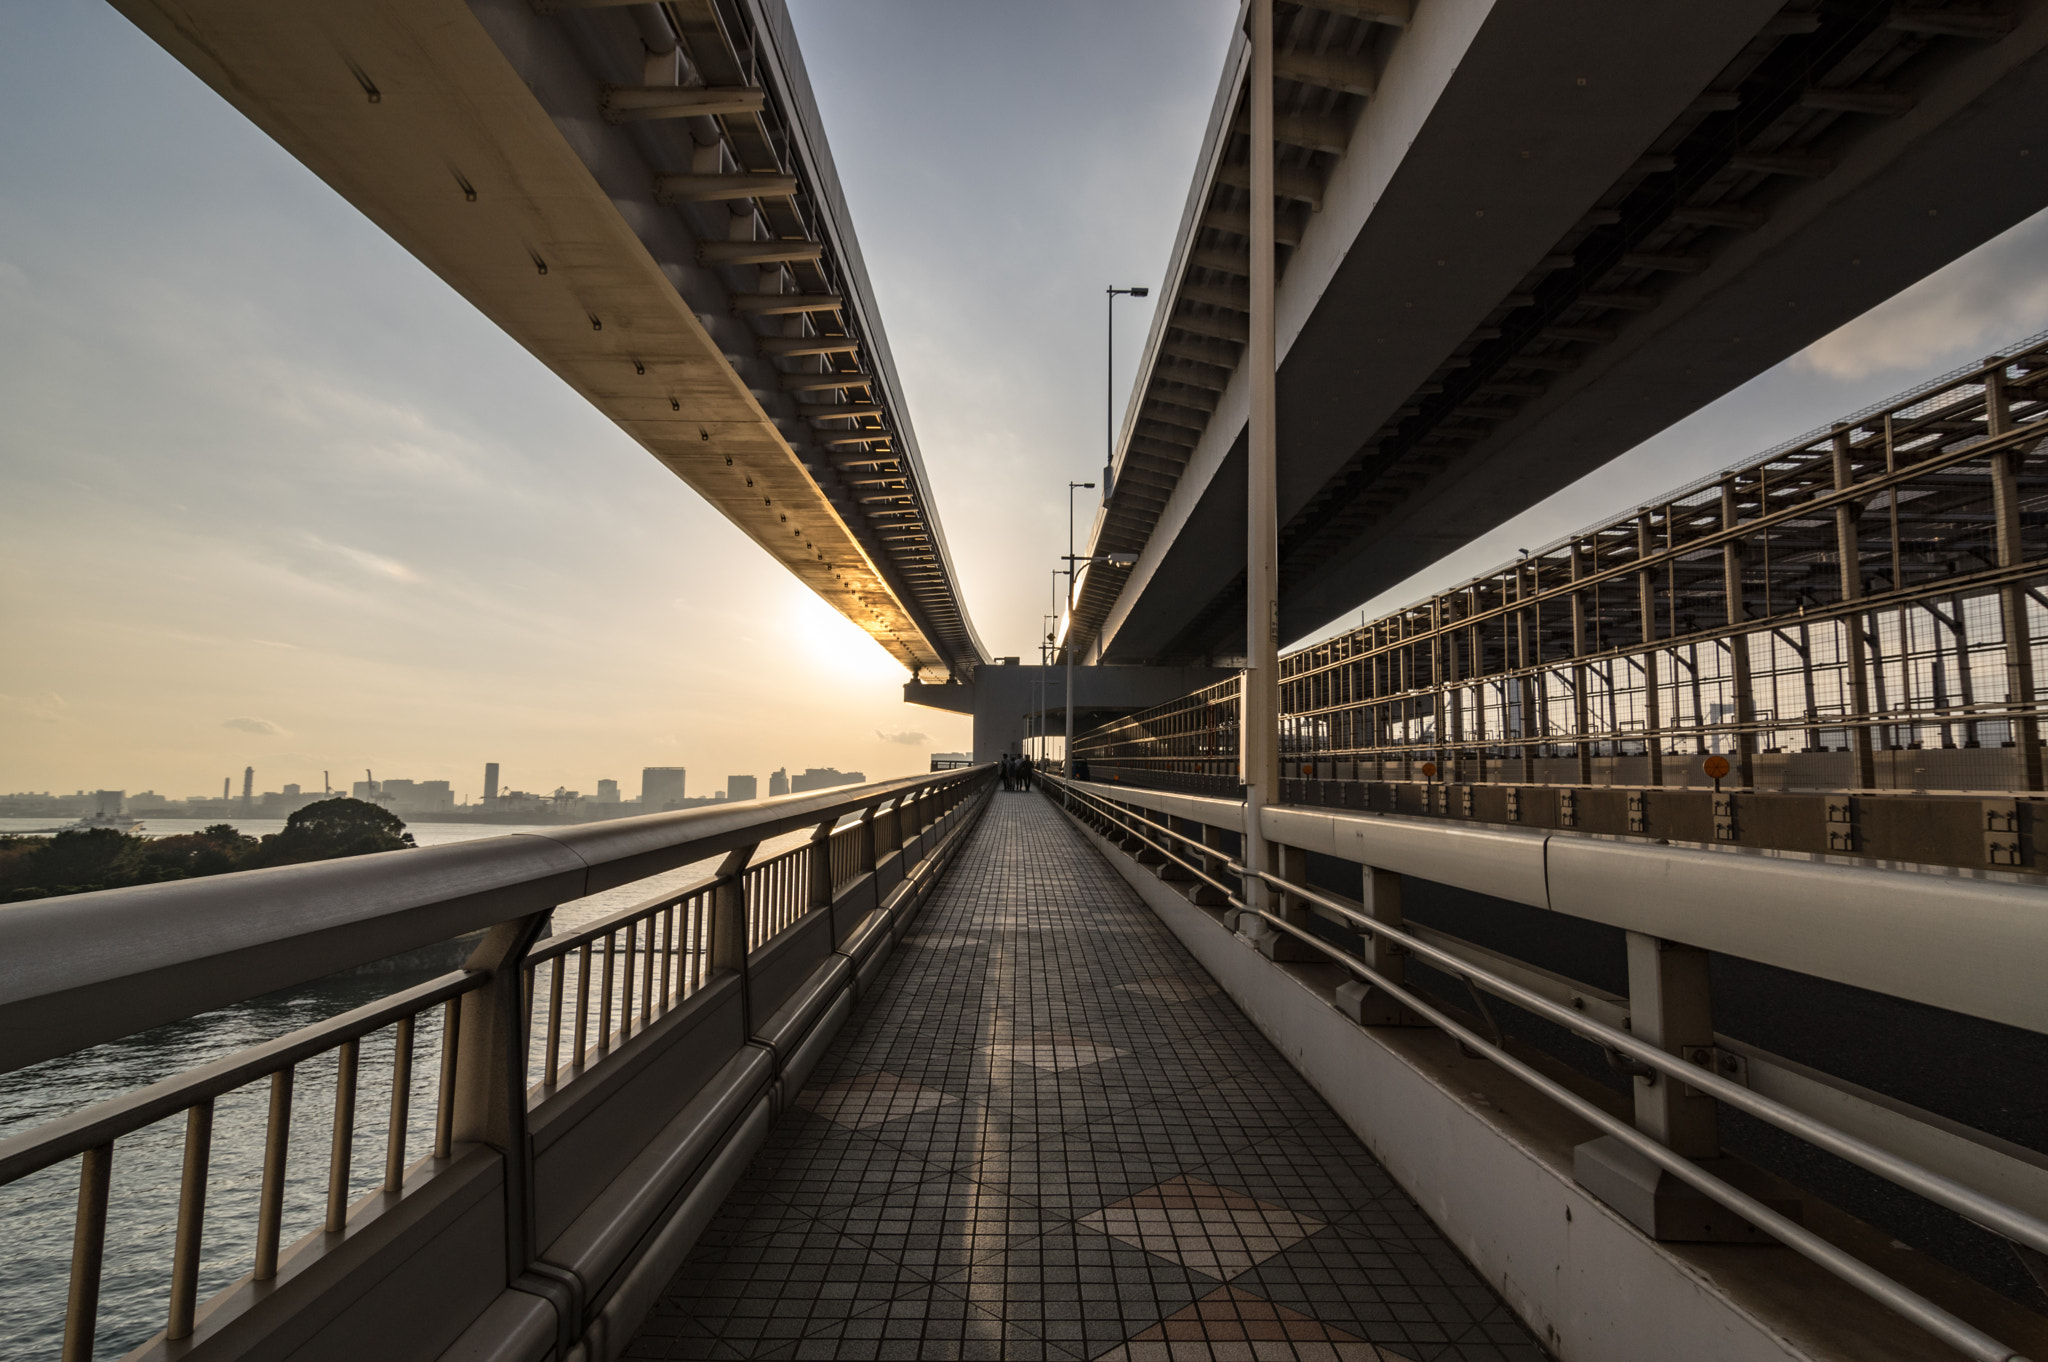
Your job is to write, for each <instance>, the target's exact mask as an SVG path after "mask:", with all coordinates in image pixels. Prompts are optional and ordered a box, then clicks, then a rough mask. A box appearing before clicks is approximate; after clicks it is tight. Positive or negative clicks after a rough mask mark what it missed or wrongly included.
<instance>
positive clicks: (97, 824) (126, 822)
mask: <svg viewBox="0 0 2048 1362" xmlns="http://www.w3.org/2000/svg"><path fill="white" fill-rule="evenodd" d="M141 826H142V820H141V819H140V818H131V817H129V816H128V815H127V814H125V813H89V814H87V815H86V816H85V817H83V818H81V819H79V820H78V821H77V822H76V823H73V824H71V825H70V826H68V827H62V828H52V829H51V831H52V832H91V831H92V830H93V829H94V828H112V829H114V831H116V832H133V831H135V829H137V828H139V827H141Z"/></svg>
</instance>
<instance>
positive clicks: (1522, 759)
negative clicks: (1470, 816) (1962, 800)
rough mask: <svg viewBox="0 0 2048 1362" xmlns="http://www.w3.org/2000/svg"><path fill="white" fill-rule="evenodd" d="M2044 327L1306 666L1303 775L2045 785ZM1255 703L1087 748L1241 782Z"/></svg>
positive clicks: (1295, 717)
mask: <svg viewBox="0 0 2048 1362" xmlns="http://www.w3.org/2000/svg"><path fill="white" fill-rule="evenodd" d="M2044 342H2048V337H2036V338H2034V339H2033V340H2032V341H2029V342H2027V343H2026V344H2024V345H2021V346H2019V347H2016V348H2015V350H2014V352H2013V354H2012V355H2011V356H2010V357H2004V358H1999V359H1996V360H1994V361H1991V362H1987V363H1986V364H1985V365H1983V366H1979V367H1973V368H1971V369H1967V370H1963V371H1959V372H1957V373H1954V374H1950V375H1947V376H1945V377H1943V378H1942V379H1939V380H1936V381H1935V382H1933V383H1931V384H1927V385H1923V386H1922V387H1920V388H1918V389H1915V390H1913V391H1911V392H1909V393H1906V394H1904V395H1902V396H1900V397H1898V398H1896V399H1893V400H1892V401H1890V402H1888V403H1885V404H1883V405H1881V406H1878V407H1873V408H1870V409H1868V410H1866V411H1863V412H1859V413H1857V414H1856V415H1854V416H1852V417H1850V418H1848V419H1846V420H1844V421H1842V422H1840V423H1838V424H1836V425H1834V426H1832V427H1830V428H1828V429H1826V430H1824V431H1821V432H1818V433H1816V434H1815V435H1813V436H1809V437H1806V438H1804V439H1801V440H1798V441H1795V442H1793V443H1791V444H1788V445H1785V446H1781V447H1780V448H1778V449H1776V450H1773V451H1771V452H1770V453H1768V454H1766V455H1765V456H1763V457H1762V458H1759V459H1756V460H1752V461H1750V462H1747V463H1744V464H1741V465H1739V466H1737V467H1735V468H1731V469H1729V470H1727V471H1725V472H1722V473H1719V474H1716V475H1715V476H1713V477H1711V478H1707V479H1703V480H1701V481H1700V482H1697V483H1694V484H1693V485H1691V486H1689V487H1685V488H1681V489H1679V490H1678V491H1676V492H1674V493H1672V494H1671V495H1670V496H1668V497H1666V498H1663V499H1661V500H1660V501H1658V502H1656V503H1655V504H1652V505H1649V506H1645V507H1642V508H1640V509H1639V510H1637V511H1636V512H1635V513H1634V514H1632V515H1628V516H1624V517H1619V518H1616V519H1614V520H1611V521H1608V522H1606V523H1604V524H1601V525H1598V526H1595V527H1594V528H1591V529H1588V530H1585V531H1583V532H1581V533H1578V534H1574V535H1571V536H1568V537H1567V538H1565V539H1561V540H1559V541H1557V542H1556V543H1554V544H1551V545H1549V546H1548V547H1546V548H1544V549H1542V550H1540V551H1538V552H1536V553H1534V554H1531V555H1529V556H1527V557H1526V558H1523V559H1522V560H1520V561H1518V562H1516V563H1512V564H1509V565H1507V566H1505V567H1503V568H1501V569H1499V570H1498V571H1496V572H1493V573H1489V574H1487V575H1485V576H1483V577H1479V578H1476V579H1474V580H1472V581H1470V582H1467V583H1465V584H1464V585H1462V586H1460V587H1457V588H1455V589H1452V590H1449V591H1446V592H1443V593H1441V594H1438V595H1435V596H1433V597H1431V598H1430V599H1429V600H1427V601H1423V602H1419V603H1417V604H1416V605H1414V606H1411V607H1409V608H1408V609H1406V610H1402V611H1399V612H1397V613H1395V614H1392V615H1388V616H1385V617H1383V618H1381V619H1379V620H1375V621H1373V622H1371V623H1370V624H1367V625H1365V626H1363V627H1361V628H1359V629H1355V630H1352V631H1350V632H1348V633H1345V634H1342V635H1340V636H1338V637H1336V638H1332V639H1330V640H1328V641H1326V642H1323V643H1319V644H1317V645H1315V646H1313V647H1310V648H1306V649H1302V650H1300V651H1298V652H1295V653H1292V654H1289V655H1288V656H1286V657H1284V658H1283V659H1282V660H1281V677H1282V680H1281V710H1282V714H1283V716H1284V717H1283V720H1282V723H1283V744H1284V750H1285V751H1286V752H1287V754H1288V760H1289V762H1290V774H1297V773H1298V774H1302V775H1307V776H1310V777H1320V778H1330V777H1331V776H1333V775H1334V776H1336V777H1338V778H1343V777H1346V776H1355V777H1356V778H1360V779H1367V778H1395V779H1403V778H1411V777H1412V776H1413V775H1418V774H1421V767H1422V764H1423V763H1425V762H1431V763H1435V764H1436V765H1437V767H1438V769H1439V770H1441V771H1442V772H1443V773H1444V778H1445V779H1451V778H1453V775H1452V773H1453V772H1455V773H1456V775H1455V778H1457V779H1460V780H1463V781H1468V782H1469V781H1475V780H1477V781H1488V780H1497V781H1507V782H1539V783H1541V782H1555V783H1585V782H1588V781H1590V780H1592V779H1593V777H1594V772H1595V770H1596V767H1595V763H1600V769H1602V770H1603V771H1604V773H1605V774H1606V775H1607V776H1608V777H1609V778H1611V779H1615V780H1617V781H1619V782H1620V783H1626V784H1644V785H1662V784H1675V785H1683V784H1704V783H1705V782H1706V779H1707V777H1706V776H1705V775H1704V774H1703V773H1702V771H1701V769H1700V768H1701V762H1700V761H1699V760H1698V759H1699V758H1702V757H1705V756H1707V755H1712V754H1722V755H1725V756H1726V757H1727V758H1728V759H1729V761H1730V763H1731V768H1734V769H1733V774H1734V776H1735V778H1737V779H1739V780H1741V781H1742V783H1744V784H1751V785H1760V786H1766V787H1768V786H1772V785H1807V786H1828V787H1833V788H1885V787H1907V788H1929V787H1934V788H1955V789H1986V790H2030V789H2031V790H2038V789H2041V788H2042V756H2041V729H2040V716H2041V711H2042V707H2043V694H2042V690H2041V682H2042V678H2043V677H2044V676H2048V438H2044V437H2048V344H2044ZM1235 711H1236V686H1235V683H1229V684H1226V685H1225V686H1221V687H1213V688H1211V689H1210V690H1209V691H1206V692H1202V693H1201V694H1199V695H1196V696H1191V697H1188V698H1187V699H1185V700H1181V701H1176V702H1174V703H1173V704H1171V705H1165V706H1161V707H1159V708H1158V709H1155V710H1151V711H1148V712H1146V713H1145V714H1141V715H1136V716H1133V717H1131V718H1130V719H1127V720H1123V721H1121V722H1120V723H1118V724H1115V725H1111V726H1108V727H1106V728H1103V729H1098V730H1097V731H1096V732H1095V733H1094V734H1093V735H1090V736H1089V737H1088V738H1086V739H1084V740H1083V741H1082V743H1081V744H1080V745H1079V748H1078V750H1080V751H1082V752H1085V753H1086V754H1087V755H1089V757H1090V758H1091V760H1095V761H1108V762H1113V763H1115V764H1117V765H1123V766H1132V767H1134V768H1145V769H1154V770H1158V771H1160V772H1162V773H1164V772H1173V773H1179V774H1185V775H1199V776H1209V777H1221V776H1227V777H1232V778H1234V776H1235V772H1236V758H1237V751H1236V748H1237V744H1236V713H1235ZM1936 753H1939V754H1940V755H1938V756H1937V755H1935V754H1936ZM1338 766H1342V767H1344V768H1346V769H1343V770H1334V769H1333V768H1335V767H1338Z"/></svg>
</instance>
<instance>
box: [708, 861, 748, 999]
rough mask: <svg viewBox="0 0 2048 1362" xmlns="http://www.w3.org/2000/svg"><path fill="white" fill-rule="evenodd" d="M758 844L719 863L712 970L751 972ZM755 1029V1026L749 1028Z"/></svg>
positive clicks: (714, 888) (713, 909)
mask: <svg viewBox="0 0 2048 1362" xmlns="http://www.w3.org/2000/svg"><path fill="white" fill-rule="evenodd" d="M758 845H759V844H758V843H749V844H748V845H746V846H743V847H737V848H735V849H734V850H732V851H730V852H728V853H726V857H725V860H723V861H722V862H720V863H719V866H718V879H717V883H715V884H714V885H713V886H712V889H711V972H712V973H713V974H717V973H718V972H720V971H721V970H737V971H738V972H739V974H740V976H741V978H742V979H744V978H745V976H746V972H747V953H748V951H749V950H750V949H751V947H752V942H751V941H750V940H749V939H748V931H747V927H748V923H747V881H746V870H747V862H749V861H751V860H753V859H754V849H755V847H756V846H758ZM749 1030H750V1032H751V1027H750V1028H749Z"/></svg>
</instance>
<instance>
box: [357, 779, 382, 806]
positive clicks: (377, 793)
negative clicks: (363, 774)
mask: <svg viewBox="0 0 2048 1362" xmlns="http://www.w3.org/2000/svg"><path fill="white" fill-rule="evenodd" d="M349 793H350V794H352V795H354V796H355V797H356V798H357V799H360V800H363V801H364V802H365V803H369V804H381V803H383V802H384V789H383V786H381V785H380V784H378V782H376V781H374V780H359V781H357V782H356V783H355V784H354V785H353V786H351V787H350V788H349Z"/></svg>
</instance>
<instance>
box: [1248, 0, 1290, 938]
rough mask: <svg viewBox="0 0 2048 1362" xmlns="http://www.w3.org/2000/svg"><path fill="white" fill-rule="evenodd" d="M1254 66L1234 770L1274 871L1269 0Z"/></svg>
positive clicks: (1257, 14) (1257, 864) (1256, 34)
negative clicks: (1240, 664)
mask: <svg viewBox="0 0 2048 1362" xmlns="http://www.w3.org/2000/svg"><path fill="white" fill-rule="evenodd" d="M1247 18H1248V21H1249V23H1250V26H1251V46H1252V68H1251V77H1250V80H1249V82H1248V83H1247V85H1246V87H1245V97H1246V99H1247V100H1248V101H1249V102H1250V104H1251V129H1252V133H1251V136H1252V148H1251V155H1252V167H1251V169H1252V176H1251V179H1252V188H1251V236H1252V245H1251V251H1252V261H1251V269H1252V288H1251V295H1252V296H1251V309H1252V315H1251V344H1250V347H1249V349H1248V351H1247V353H1246V356H1245V362H1246V363H1247V364H1248V365H1249V366H1250V368H1251V384H1252V394H1251V396H1252V409H1251V425H1250V429H1249V431H1248V449H1249V454H1250V458H1249V459H1248V461H1247V462H1248V465H1249V470H1250V474H1249V483H1248V486H1247V488H1246V492H1247V496H1246V501H1247V504H1248V507H1249V514H1248V517H1247V522H1246V525H1245V672H1244V680H1243V684H1242V687H1241V689H1242V692H1243V693H1242V695H1241V697H1240V700H1239V706H1240V709H1239V714H1240V719H1241V722H1240V723H1239V725H1238V728H1239V732H1240V735H1241V737H1240V742H1241V744H1242V746H1241V751H1240V762H1241V768H1240V769H1241V770H1242V772H1243V775H1244V784H1245V801H1244V818H1245V829H1244V860H1245V864H1246V865H1248V866H1251V867H1253V868H1254V869H1258V870H1266V871H1271V869H1272V867H1273V857H1272V848H1271V847H1270V846H1269V845H1268V843H1267V842H1266V839H1265V836H1264V834H1263V832H1262V830H1261V828H1260V819H1259V813H1260V810H1261V809H1263V808H1264V807H1265V805H1267V804H1268V803H1271V802H1274V801H1276V800H1277V799H1278V797H1279V790H1280V637H1279V635H1280V616H1279V603H1280V562H1279V556H1280V549H1279V540H1280V531H1279V524H1278V521H1277V518H1276V514H1277V513H1276V510H1275V506H1274V478H1275V468H1276V465H1277V429H1278V422H1277V408H1276V399H1275V395H1274V386H1275V383H1274V380H1275V372H1274V371H1275V368H1276V367H1277V364H1278V355H1277V341H1276V339H1275V332H1274V325H1273V269H1274V265H1273V252H1274V246H1275V243H1274V239H1273V237H1274V231H1273V228H1274V223H1273V201H1274V200H1273V0H1251V6H1250V9H1249V13H1248V15H1247ZM1245 897H1246V901H1247V902H1248V903H1251V904H1252V905H1254V906H1257V907H1263V906H1265V904H1266V903H1268V902H1269V901H1270V900H1269V896H1268V895H1266V894H1265V893H1264V890H1263V886H1262V885H1261V884H1259V883H1258V882H1257V881H1256V880H1252V881H1248V882H1247V884H1246V891H1245Z"/></svg>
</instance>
